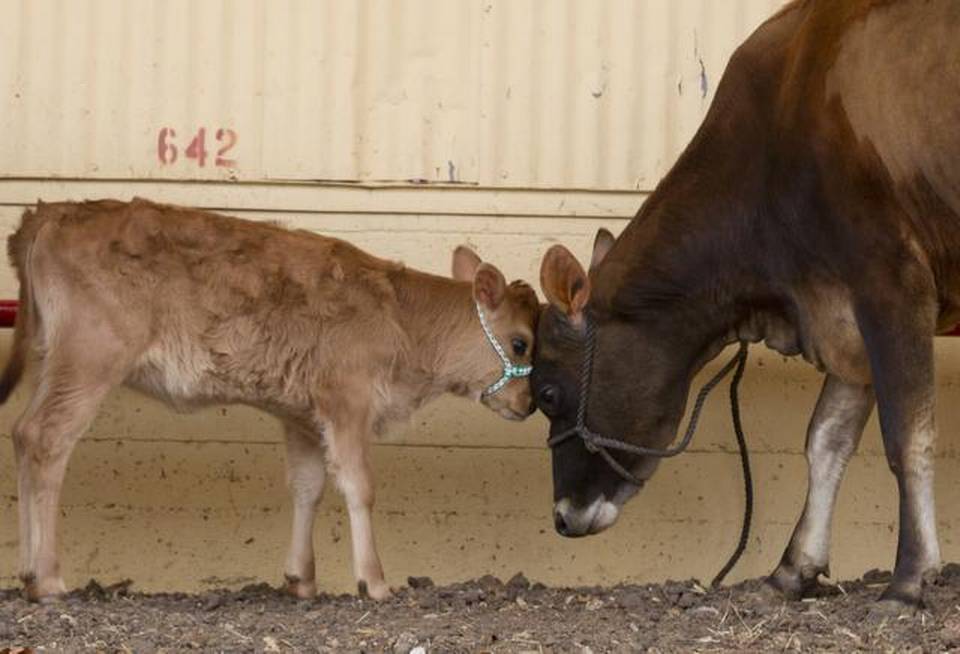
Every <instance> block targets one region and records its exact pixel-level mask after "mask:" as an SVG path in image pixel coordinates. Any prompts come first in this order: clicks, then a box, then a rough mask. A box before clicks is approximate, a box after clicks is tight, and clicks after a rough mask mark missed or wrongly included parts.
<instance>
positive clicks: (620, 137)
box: [0, 0, 780, 190]
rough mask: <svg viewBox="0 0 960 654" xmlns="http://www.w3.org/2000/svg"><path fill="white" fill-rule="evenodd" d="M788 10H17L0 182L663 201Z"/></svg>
mask: <svg viewBox="0 0 960 654" xmlns="http://www.w3.org/2000/svg"><path fill="white" fill-rule="evenodd" d="M779 4H780V0H723V1H722V2H720V1H716V0H715V1H712V2H704V1H702V0H599V1H597V2H578V1H576V0H557V1H555V2H545V1H543V0H458V1H457V2H449V1H445V0H403V1H402V2H401V1H396V0H360V1H357V2H337V1H336V0H323V1H312V0H224V1H223V2H196V1H192V0H75V1H72V2H58V1H57V0H0V16H2V17H3V20H0V97H2V98H4V102H5V106H4V110H3V111H2V112H0V171H2V175H3V176H13V177H74V178H79V177H97V178H124V179H143V178H147V179H241V180H264V179H272V180H280V179H297V180H321V179H322V180H352V181H376V180H392V181H398V182H411V181H417V182H418V183H422V182H431V183H438V182H439V183H446V184H450V183H453V184H458V183H470V184H477V183H479V184H482V185H488V186H497V187H551V188H559V187H563V188H594V189H596V188H604V189H643V190H649V189H651V188H652V187H653V185H654V184H655V183H656V181H657V180H658V179H659V178H660V177H661V176H662V175H663V173H664V172H665V171H666V170H667V168H668V166H669V165H670V163H672V161H673V160H674V159H675V158H676V156H677V154H678V153H679V152H680V149H681V148H682V147H683V146H684V145H685V144H686V143H687V141H688V140H689V138H690V136H691V135H692V134H693V131H694V130H695V129H696V127H697V126H698V125H699V123H700V121H701V119H702V117H703V115H704V113H705V111H706V109H707V107H708V106H709V103H710V100H711V99H712V97H713V93H714V90H715V89H716V85H717V83H718V81H719V78H720V74H721V72H722V70H723V67H724V65H725V63H726V60H727V58H728V57H729V55H730V53H731V52H732V51H733V49H734V47H735V46H736V45H737V44H738V43H739V42H740V41H741V40H742V39H743V37H744V36H745V35H746V34H748V33H749V32H750V31H751V30H752V29H753V28H755V27H756V26H757V25H758V24H759V23H760V22H761V20H763V19H764V18H765V17H766V16H768V15H769V14H770V13H771V12H772V11H773V10H774V9H775V8H776V7H777V6H778V5H779ZM201 128H203V129H204V130H205V138H204V143H205V149H206V150H207V151H208V155H207V157H206V158H205V160H204V161H203V162H202V163H203V165H200V163H201V162H200V161H199V158H198V157H196V156H195V157H193V158H190V157H188V156H187V155H188V152H187V149H188V146H189V145H190V143H191V141H192V139H193V137H194V136H195V135H196V134H197V133H198V131H199V130H200V129H201ZM165 129H166V130H173V132H172V133H171V132H166V133H165V134H166V136H164V137H163V139H162V142H161V135H162V134H161V132H162V130H165ZM221 130H230V131H231V132H230V133H228V132H227V131H221ZM168 144H169V147H168ZM171 148H176V153H174V152H173V149H171ZM223 148H228V151H225V152H224V153H223V154H222V156H219V162H218V151H219V150H220V149H223ZM161 152H163V153H164V154H163V156H162V157H161Z"/></svg>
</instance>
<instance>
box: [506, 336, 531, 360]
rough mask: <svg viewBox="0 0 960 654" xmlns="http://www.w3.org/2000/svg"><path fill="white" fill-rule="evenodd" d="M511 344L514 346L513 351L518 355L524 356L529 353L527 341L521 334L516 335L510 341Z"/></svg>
mask: <svg viewBox="0 0 960 654" xmlns="http://www.w3.org/2000/svg"><path fill="white" fill-rule="evenodd" d="M510 345H511V346H513V353H514V354H516V355H517V356H518V357H522V356H523V355H524V354H526V353H527V342H526V341H525V340H523V339H522V338H520V337H519V336H514V337H513V339H512V340H511V341H510Z"/></svg>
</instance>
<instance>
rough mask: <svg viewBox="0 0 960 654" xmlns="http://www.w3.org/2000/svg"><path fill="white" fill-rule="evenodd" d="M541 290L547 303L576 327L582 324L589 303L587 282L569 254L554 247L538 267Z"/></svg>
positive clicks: (580, 268) (585, 274) (587, 279)
mask: <svg viewBox="0 0 960 654" xmlns="http://www.w3.org/2000/svg"><path fill="white" fill-rule="evenodd" d="M540 288H542V289H543V294H544V295H545V296H547V301H548V302H550V304H552V305H553V306H555V307H556V308H558V309H560V311H562V312H563V313H564V314H565V315H566V316H567V318H569V319H570V321H571V322H573V323H574V324H575V325H580V324H581V322H582V320H583V308H584V307H585V306H586V305H587V300H589V299H590V278H589V277H587V273H585V272H584V270H583V266H581V265H580V262H579V261H577V258H576V257H574V256H573V254H571V253H570V250H568V249H567V248H565V247H563V246H562V245H554V246H553V247H552V248H550V249H549V250H547V253H546V254H545V255H543V261H542V262H541V264H540Z"/></svg>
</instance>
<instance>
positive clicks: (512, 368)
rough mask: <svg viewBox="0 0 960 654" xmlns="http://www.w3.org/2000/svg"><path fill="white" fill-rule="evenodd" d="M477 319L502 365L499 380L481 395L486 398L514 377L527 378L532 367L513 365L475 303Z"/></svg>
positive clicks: (481, 310) (478, 305)
mask: <svg viewBox="0 0 960 654" xmlns="http://www.w3.org/2000/svg"><path fill="white" fill-rule="evenodd" d="M477 317H478V318H480V326H481V327H483V334H484V336H486V337H487V340H488V341H489V342H490V345H491V346H493V351H494V352H496V353H497V356H498V357H500V362H501V363H502V364H503V374H502V375H501V376H500V379H498V380H497V381H495V382H493V383H492V384H490V385H489V386H487V388H486V390H484V391H483V393H482V395H483V396H484V397H487V396H490V395H493V394H494V393H496V392H498V391H500V389H502V388H503V387H504V386H506V385H507V383H508V382H509V381H510V380H511V379H513V378H514V377H527V376H529V375H530V373H531V372H533V366H530V365H525V366H518V365H514V363H513V361H511V360H510V357H508V356H507V352H506V350H504V349H503V346H502V345H500V341H498V340H497V337H496V336H494V335H493V330H492V329H490V325H488V324H487V317H486V316H485V315H483V309H481V308H480V303H479V302H478V303H477Z"/></svg>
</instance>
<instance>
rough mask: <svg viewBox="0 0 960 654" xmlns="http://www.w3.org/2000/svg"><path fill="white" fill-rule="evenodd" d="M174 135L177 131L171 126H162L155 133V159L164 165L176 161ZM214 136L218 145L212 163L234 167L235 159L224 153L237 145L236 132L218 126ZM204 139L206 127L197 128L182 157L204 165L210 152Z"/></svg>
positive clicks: (176, 151)
mask: <svg viewBox="0 0 960 654" xmlns="http://www.w3.org/2000/svg"><path fill="white" fill-rule="evenodd" d="M176 137H177V132H176V131H175V130H174V129H173V128H172V127H164V128H163V129H161V130H160V132H159V133H158V134H157V159H159V160H160V163H161V164H163V165H164V166H170V165H172V164H174V163H176V161H177V154H178V152H179V151H178V150H177V145H176V143H174V139H176ZM216 137H217V143H218V144H219V147H218V148H217V156H216V157H215V158H214V160H213V163H214V165H215V166H224V167H227V168H234V167H236V165H237V160H236V159H231V158H228V157H227V156H226V154H227V153H228V152H230V150H232V149H233V148H234V146H236V145H237V133H236V132H235V131H233V130H232V129H228V128H226V127H220V128H218V129H217V132H216ZM206 141H207V128H206V127H201V128H199V129H198V130H197V133H196V134H195V135H194V137H193V139H192V140H191V141H190V144H189V145H188V146H187V149H186V150H184V151H183V155H184V159H192V160H193V161H196V162H197V165H198V166H200V167H201V168H203V167H204V166H206V165H207V155H209V154H210V153H209V152H207V143H206Z"/></svg>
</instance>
